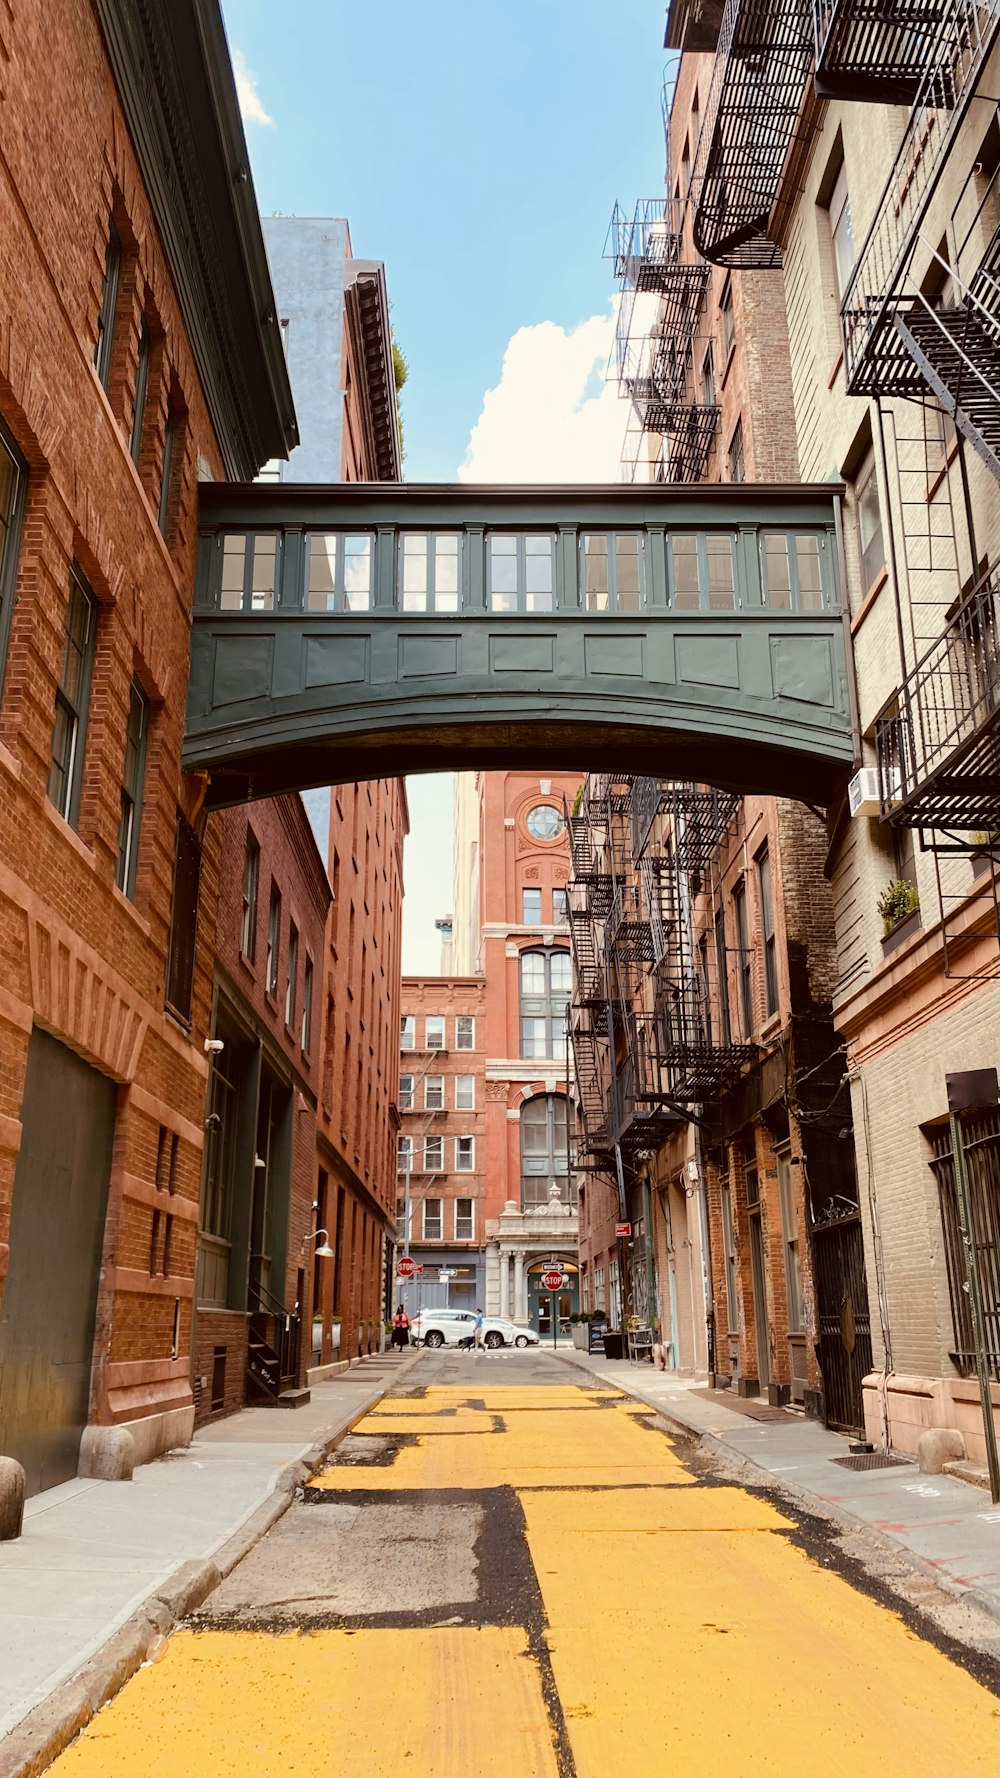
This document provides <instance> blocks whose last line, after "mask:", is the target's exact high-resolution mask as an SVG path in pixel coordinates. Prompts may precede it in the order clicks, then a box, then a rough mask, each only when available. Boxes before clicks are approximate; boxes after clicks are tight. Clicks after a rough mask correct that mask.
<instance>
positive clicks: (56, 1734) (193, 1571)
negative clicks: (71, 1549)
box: [0, 1365, 410, 1778]
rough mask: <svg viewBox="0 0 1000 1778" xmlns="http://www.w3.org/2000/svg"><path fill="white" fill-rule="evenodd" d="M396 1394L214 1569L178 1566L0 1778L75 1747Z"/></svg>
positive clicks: (317, 1452) (54, 1702)
mask: <svg viewBox="0 0 1000 1778" xmlns="http://www.w3.org/2000/svg"><path fill="white" fill-rule="evenodd" d="M405 1368H406V1369H407V1370H408V1369H409V1368H410V1367H409V1366H408V1365H407V1366H406V1367H405ZM403 1372H404V1367H403V1366H400V1368H399V1371H397V1372H396V1373H395V1374H396V1375H397V1376H399V1375H402V1374H403ZM391 1387H392V1384H390V1383H389V1381H388V1380H386V1381H385V1382H384V1383H380V1384H379V1385H378V1387H377V1388H373V1389H372V1390H371V1392H370V1393H369V1394H368V1395H366V1396H365V1398H364V1400H363V1401H362V1402H359V1403H358V1404H357V1406H356V1407H352V1409H351V1413H350V1418H349V1419H348V1420H346V1421H343V1422H341V1423H339V1424H338V1425H336V1426H334V1427H331V1428H328V1430H327V1431H326V1432H325V1433H324V1434H323V1435H322V1437H321V1438H319V1439H318V1440H317V1441H316V1442H315V1443H314V1444H312V1445H311V1446H310V1447H309V1450H308V1451H307V1452H306V1454H305V1456H304V1457H299V1458H297V1459H296V1460H295V1462H293V1463H286V1465H285V1467H284V1469H282V1470H281V1471H280V1472H279V1474H278V1477H277V1480H276V1481H275V1484H274V1488H273V1489H272V1491H271V1493H270V1494H269V1495H268V1497H267V1499H266V1500H265V1501H263V1502H262V1504H261V1505H260V1506H258V1507H257V1508H256V1510H255V1511H254V1512H252V1513H251V1514H250V1517H249V1518H248V1519H246V1520H245V1521H244V1523H243V1524H242V1525H241V1526H240V1528H239V1530H238V1531H234V1533H233V1535H232V1536H231V1537H229V1538H227V1539H226V1542H225V1543H224V1544H223V1545H222V1547H221V1548H220V1549H218V1550H217V1551H216V1552H215V1555H214V1556H213V1557H212V1559H211V1560H210V1561H207V1562H182V1563H180V1565H179V1567H177V1568H175V1569H174V1572H173V1573H172V1574H171V1575H169V1576H168V1578H167V1579H166V1580H165V1581H164V1582H163V1583H162V1584H161V1585H160V1586H159V1587H158V1588H157V1590H156V1592H155V1593H154V1594H153V1595H152V1596H151V1597H150V1598H149V1599H146V1600H145V1601H144V1602H143V1604H142V1605H140V1606H139V1607H138V1609H137V1610H136V1611H134V1612H133V1613H132V1616H131V1617H130V1618H129V1619H128V1620H127V1622H126V1623H124V1624H123V1625H122V1627H121V1629H120V1630H117V1631H116V1632H115V1634H114V1635H113V1636H111V1637H110V1638H109V1639H108V1641H107V1642H106V1643H105V1644H104V1646H103V1648H100V1649H99V1650H98V1652H97V1654H95V1655H93V1656H92V1657H91V1659H90V1660H89V1661H87V1662H86V1663H85V1665H84V1666H83V1667H81V1668H80V1670H79V1672H78V1673H75V1674H74V1675H73V1677H72V1679H68V1680H66V1681H65V1682H64V1683H63V1684H62V1685H60V1686H57V1687H56V1689H55V1691H54V1692H52V1693H51V1694H50V1696H49V1697H47V1698H45V1699H44V1700H43V1702H42V1703H41V1704H37V1705H36V1706H35V1708H34V1710H30V1711H29V1712H28V1714H27V1716H25V1717H24V1718H23V1720H22V1721H21V1722H19V1723H17V1724H16V1725H15V1727H14V1728H13V1729H11V1731H10V1733H9V1734H8V1735H5V1736H4V1738H3V1740H0V1778H40V1774H41V1773H42V1772H44V1771H46V1770H47V1768H48V1767H49V1766H50V1765H51V1764H52V1761H53V1760H54V1759H56V1758H58V1756H59V1754H60V1753H62V1752H63V1751H64V1750H65V1749H66V1748H67V1747H68V1746H69V1744H70V1742H71V1741H73V1740H75V1739H76V1737H77V1735H78V1734H79V1733H80V1730H81V1729H83V1728H86V1726H87V1723H88V1722H89V1721H90V1720H91V1718H92V1717H94V1716H96V1715H97V1712H98V1711H99V1710H100V1709H101V1708H102V1707H103V1706H104V1705H105V1704H107V1703H110V1701H111V1699H112V1698H113V1697H114V1696H115V1695H116V1693H117V1692H120V1691H121V1689H122V1686H123V1685H125V1684H126V1682H127V1681H128V1680H130V1679H131V1678H132V1675H133V1674H134V1673H137V1672H138V1670H139V1668H140V1667H141V1666H142V1665H143V1663H144V1662H145V1661H147V1660H150V1659H152V1658H153V1657H155V1655H156V1654H158V1653H159V1651H160V1648H161V1646H162V1644H163V1642H164V1641H165V1640H166V1638H167V1636H169V1634H170V1632H171V1630H174V1629H176V1627H177V1625H178V1624H179V1623H180V1621H181V1619H182V1618H184V1617H186V1616H187V1615H188V1613H189V1612H192V1611H196V1610H197V1608H198V1606H199V1605H202V1604H203V1603H204V1601H205V1600H206V1599H207V1598H208V1596H209V1594H210V1593H212V1592H214V1590H215V1588H216V1587H217V1586H219V1585H220V1583H221V1582H222V1581H223V1580H224V1579H225V1577H226V1575H227V1574H229V1573H231V1572H232V1570H233V1569H234V1568H235V1567H236V1564H237V1562H241V1561H242V1560H243V1557H244V1556H245V1555H246V1554H247V1553H248V1551H250V1550H251V1549H253V1546H254V1544H256V1543H259V1542H260V1540H261V1538H262V1537H263V1536H264V1535H265V1533H266V1532H268V1531H269V1530H270V1529H271V1526H272V1525H274V1524H276V1522H277V1521H278V1519H280V1518H281V1517H282V1514H284V1513H286V1512H287V1511H288V1508H289V1507H290V1506H291V1504H292V1501H293V1500H294V1499H295V1495H296V1491H297V1489H299V1488H301V1487H302V1485H303V1483H304V1482H306V1481H307V1480H308V1478H309V1477H310V1476H311V1475H313V1474H314V1473H315V1471H316V1470H317V1469H318V1468H319V1465H320V1464H321V1463H323V1462H324V1461H325V1459H326V1458H327V1457H329V1456H330V1454H331V1452H333V1451H335V1450H336V1449H337V1446H338V1445H339V1444H340V1443H341V1442H342V1441H343V1440H344V1439H345V1438H346V1437H347V1435H348V1433H349V1432H351V1431H353V1429H354V1427H355V1426H356V1425H357V1424H358V1421H359V1420H363V1419H364V1417H365V1415H366V1414H367V1413H368V1412H369V1410H370V1409H371V1408H372V1407H374V1405H375V1403H376V1402H377V1401H380V1400H381V1398H382V1396H383V1395H385V1394H386V1392H387V1390H388V1389H389V1388H391Z"/></svg>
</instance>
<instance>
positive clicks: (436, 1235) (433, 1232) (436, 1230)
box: [424, 1198, 444, 1241]
mask: <svg viewBox="0 0 1000 1778" xmlns="http://www.w3.org/2000/svg"><path fill="white" fill-rule="evenodd" d="M443 1207H444V1206H443V1200H442V1199H441V1198H425V1199H424V1240H425V1241H443V1240H444V1216H443V1214H442V1211H443Z"/></svg>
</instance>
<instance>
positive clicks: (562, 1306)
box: [527, 1260, 580, 1340]
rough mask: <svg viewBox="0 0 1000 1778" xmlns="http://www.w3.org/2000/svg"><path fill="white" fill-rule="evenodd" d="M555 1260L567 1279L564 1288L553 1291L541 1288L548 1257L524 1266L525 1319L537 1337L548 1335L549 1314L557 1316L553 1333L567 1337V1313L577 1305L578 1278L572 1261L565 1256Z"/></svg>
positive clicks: (568, 1320) (550, 1321)
mask: <svg viewBox="0 0 1000 1778" xmlns="http://www.w3.org/2000/svg"><path fill="white" fill-rule="evenodd" d="M557 1263H558V1265H559V1267H560V1269H561V1271H562V1272H563V1274H564V1276H565V1277H566V1279H567V1284H566V1288H565V1289H564V1290H560V1291H557V1292H553V1291H550V1290H545V1289H544V1288H543V1285H542V1277H543V1275H544V1273H545V1272H547V1271H548V1270H549V1267H550V1264H551V1262H550V1261H549V1260H539V1261H537V1262H536V1263H535V1264H534V1265H532V1266H529V1268H528V1274H527V1285H528V1321H529V1324H530V1325H531V1326H532V1327H533V1328H534V1330H535V1332H536V1334H537V1335H538V1337H539V1339H541V1340H545V1339H548V1340H551V1338H552V1317H553V1315H555V1316H556V1317H557V1320H558V1328H557V1337H558V1338H559V1339H567V1340H568V1339H569V1337H570V1331H571V1324H570V1316H571V1315H575V1314H577V1313H578V1311H579V1308H580V1280H579V1276H578V1274H577V1269H576V1265H575V1264H572V1263H571V1262H570V1261H568V1260H566V1261H564V1260H559V1261H558V1262H557Z"/></svg>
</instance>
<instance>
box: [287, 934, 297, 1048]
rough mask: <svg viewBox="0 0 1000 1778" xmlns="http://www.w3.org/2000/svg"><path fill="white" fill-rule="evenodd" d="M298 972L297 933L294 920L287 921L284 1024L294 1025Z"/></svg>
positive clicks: (290, 1027) (291, 1026)
mask: <svg viewBox="0 0 1000 1778" xmlns="http://www.w3.org/2000/svg"><path fill="white" fill-rule="evenodd" d="M298 973H299V933H298V927H297V926H296V924H295V921H294V920H289V922H288V960H287V967H286V971H285V1024H286V1025H287V1026H288V1027H289V1029H292V1028H293V1027H294V1025H295V989H296V986H297V983H296V977H297V975H298Z"/></svg>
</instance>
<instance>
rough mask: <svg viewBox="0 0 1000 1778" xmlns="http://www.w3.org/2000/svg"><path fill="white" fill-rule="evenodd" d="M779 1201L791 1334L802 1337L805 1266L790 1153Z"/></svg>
mask: <svg viewBox="0 0 1000 1778" xmlns="http://www.w3.org/2000/svg"><path fill="white" fill-rule="evenodd" d="M775 1158H776V1160H777V1163H778V1197H779V1200H780V1203H781V1234H782V1241H783V1244H784V1249H785V1294H786V1296H787V1299H788V1331H789V1333H790V1334H792V1333H801V1332H802V1327H803V1320H802V1266H801V1262H800V1260H799V1237H798V1229H797V1227H796V1223H795V1193H794V1192H793V1190H792V1168H791V1158H790V1156H789V1153H788V1150H787V1149H781V1150H779V1152H778V1154H777V1155H776V1157H775Z"/></svg>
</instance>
